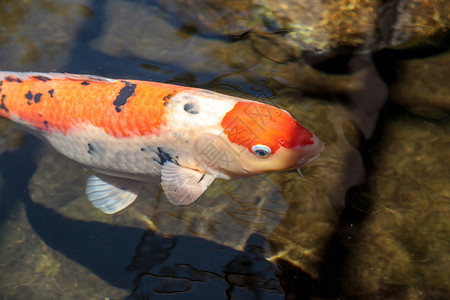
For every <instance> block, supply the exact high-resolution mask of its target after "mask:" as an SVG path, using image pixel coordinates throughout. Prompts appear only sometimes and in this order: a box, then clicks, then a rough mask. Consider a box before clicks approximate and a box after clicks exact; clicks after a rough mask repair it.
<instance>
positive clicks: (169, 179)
mask: <svg viewBox="0 0 450 300" xmlns="http://www.w3.org/2000/svg"><path fill="white" fill-rule="evenodd" d="M214 179H215V176H213V175H209V174H203V173H200V172H198V171H196V170H192V169H188V168H183V167H180V166H178V165H176V164H174V163H171V162H166V163H165V164H164V166H163V168H162V170H161V185H162V188H163V190H164V193H165V194H166V196H167V198H168V199H169V201H170V202H172V203H173V204H175V205H188V204H191V203H192V202H194V201H195V200H197V198H198V197H200V196H201V194H203V192H204V191H205V190H206V189H207V188H208V187H209V186H210V184H211V183H212V182H213V181H214Z"/></svg>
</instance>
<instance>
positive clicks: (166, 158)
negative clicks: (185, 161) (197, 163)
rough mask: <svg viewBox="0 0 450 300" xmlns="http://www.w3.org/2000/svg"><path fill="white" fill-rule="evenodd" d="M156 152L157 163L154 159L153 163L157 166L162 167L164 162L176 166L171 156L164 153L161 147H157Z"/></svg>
mask: <svg viewBox="0 0 450 300" xmlns="http://www.w3.org/2000/svg"><path fill="white" fill-rule="evenodd" d="M157 149H158V152H156V154H157V155H158V158H159V161H158V160H156V159H153V160H154V161H156V162H157V163H158V164H160V165H163V164H164V163H165V162H166V161H169V162H173V163H176V164H178V163H177V162H176V161H175V160H174V159H173V158H172V156H170V154H169V153H167V152H165V151H164V150H163V149H162V148H161V147H158V148H157Z"/></svg>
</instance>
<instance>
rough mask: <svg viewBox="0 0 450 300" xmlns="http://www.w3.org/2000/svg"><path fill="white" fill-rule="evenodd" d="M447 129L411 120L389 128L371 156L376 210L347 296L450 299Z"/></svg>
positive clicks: (358, 248)
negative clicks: (448, 297)
mask: <svg viewBox="0 0 450 300" xmlns="http://www.w3.org/2000/svg"><path fill="white" fill-rule="evenodd" d="M449 129H450V128H449V126H448V124H446V123H443V122H437V121H436V122H430V121H425V120H424V119H420V118H417V117H411V116H396V117H393V118H391V119H390V120H388V121H387V122H386V123H385V125H384V128H383V130H382V132H381V134H382V138H381V140H380V142H379V143H378V144H377V145H376V149H372V151H371V153H372V155H371V156H372V160H373V164H374V168H373V170H372V172H371V174H370V176H369V178H368V183H367V186H368V190H369V192H368V194H367V195H366V196H367V200H366V201H369V202H370V205H371V208H370V210H368V211H367V218H366V220H365V221H364V222H363V223H362V228H361V231H360V232H359V238H358V240H357V241H355V242H354V244H353V246H352V247H351V249H350V256H349V258H348V261H347V268H346V271H345V277H344V278H343V283H344V286H345V287H346V290H347V292H348V293H349V294H350V295H352V296H355V297H358V298H361V297H363V296H364V297H368V299H374V298H371V297H370V295H387V296H389V295H391V296H392V295H395V298H409V299H415V298H421V299H444V298H446V297H447V296H448V294H449V292H450V281H449V277H450V251H449V250H450V231H449V228H450V221H449V220H450V186H449V178H450V172H449V170H450V161H449V159H448V149H450V138H449ZM361 201H363V200H361ZM374 297H375V296H374ZM375 298H378V297H375Z"/></svg>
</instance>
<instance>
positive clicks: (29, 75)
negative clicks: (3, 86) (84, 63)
mask: <svg viewBox="0 0 450 300" xmlns="http://www.w3.org/2000/svg"><path fill="white" fill-rule="evenodd" d="M7 78H13V79H21V80H30V79H37V80H45V79H70V80H76V81H89V82H116V81H117V80H116V79H110V78H106V77H102V76H96V75H82V74H71V73H38V72H6V71H0V80H7Z"/></svg>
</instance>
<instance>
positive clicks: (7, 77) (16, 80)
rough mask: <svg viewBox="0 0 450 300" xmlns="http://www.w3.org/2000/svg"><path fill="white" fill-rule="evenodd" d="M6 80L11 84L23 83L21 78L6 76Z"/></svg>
mask: <svg viewBox="0 0 450 300" xmlns="http://www.w3.org/2000/svg"><path fill="white" fill-rule="evenodd" d="M5 80H6V81H9V82H18V83H22V82H23V81H22V80H20V79H19V78H17V77H12V76H6V77H5Z"/></svg>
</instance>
